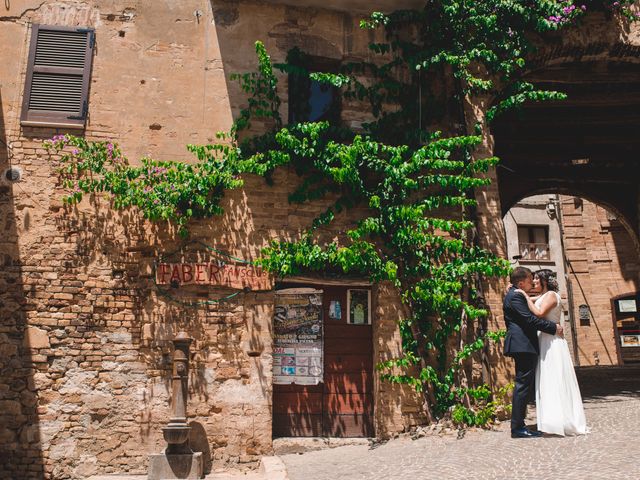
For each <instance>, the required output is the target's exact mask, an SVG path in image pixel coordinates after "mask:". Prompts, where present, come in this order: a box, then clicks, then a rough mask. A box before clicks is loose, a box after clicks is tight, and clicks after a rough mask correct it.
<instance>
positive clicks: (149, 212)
mask: <svg viewBox="0 0 640 480" xmlns="http://www.w3.org/2000/svg"><path fill="white" fill-rule="evenodd" d="M594 8H600V9H604V10H605V11H607V12H609V13H611V14H614V15H617V16H619V17H620V18H626V19H629V20H635V19H637V17H638V14H637V12H636V11H635V10H634V8H635V7H634V5H633V2H631V1H622V2H609V1H600V2H596V1H591V2H585V4H584V5H583V4H578V3H574V2H573V1H554V0H527V1H522V0H520V1H518V0H475V1H472V0H468V1H464V2H460V1H455V0H433V1H429V2H427V3H426V4H425V7H424V8H423V9H422V10H411V11H409V10H403V11H396V12H393V13H391V14H388V15H386V14H382V13H373V14H372V15H371V16H370V17H369V18H368V19H366V20H363V21H362V22H361V27H362V28H366V29H384V31H385V33H386V41H385V42H381V43H373V44H371V45H370V47H369V48H370V49H371V51H372V52H373V53H375V54H376V57H377V58H376V61H372V62H355V63H347V64H344V65H342V66H341V69H340V71H338V72H314V71H312V68H311V67H312V65H313V63H312V61H311V58H310V57H308V56H307V55H306V54H305V53H304V52H302V51H300V50H299V49H294V50H292V51H291V52H290V55H289V57H288V59H287V61H286V62H285V63H282V64H275V65H273V64H272V62H271V60H270V58H269V56H268V54H267V52H266V50H265V48H264V46H263V45H262V43H260V42H257V43H256V52H257V56H258V69H257V71H256V72H251V73H245V74H237V75H234V76H233V79H235V80H237V81H238V82H239V83H240V86H241V88H242V89H243V91H244V92H246V93H247V95H248V101H247V105H246V107H245V108H244V109H243V110H242V111H241V112H240V115H239V117H238V119H237V120H236V122H235V123H234V125H233V127H232V129H231V131H230V132H227V133H219V134H218V139H219V142H218V143H217V144H215V145H207V146H195V145H189V146H188V149H189V151H190V152H192V153H193V154H194V155H195V156H196V157H197V161H194V162H193V163H188V164H186V163H182V162H169V161H162V162H161V161H156V160H153V159H150V158H144V159H142V161H141V162H140V163H139V164H137V165H130V164H129V163H128V161H127V159H126V158H125V157H124V156H123V155H122V153H121V152H120V150H119V148H118V146H117V145H115V144H113V143H110V142H91V141H87V140H85V139H83V138H79V137H73V136H69V135H64V136H57V137H54V138H53V139H52V140H51V141H50V142H49V143H48V147H49V148H50V149H51V151H52V152H56V153H58V154H59V155H60V157H59V158H60V159H61V163H60V172H61V178H62V182H63V185H64V186H65V187H67V188H68V189H69V193H68V195H67V196H66V197H65V201H66V202H69V203H75V202H78V201H80V200H81V199H82V196H83V195H84V194H88V193H105V194H108V195H109V196H110V198H111V199H112V201H113V205H114V207H115V208H118V209H121V208H127V207H132V206H133V207H137V208H138V209H139V210H140V211H141V212H142V213H143V215H144V216H145V217H146V218H148V219H150V220H164V221H167V222H170V223H173V224H175V225H177V227H178V230H179V232H180V233H181V234H182V235H185V236H186V235H188V230H187V225H188V223H189V221H190V220H191V219H193V218H205V217H210V216H213V215H218V214H221V213H222V209H221V207H220V201H221V199H222V197H223V195H224V193H225V191H227V190H230V189H234V188H241V187H242V185H243V179H242V175H243V174H246V173H253V174H257V175H262V176H264V177H266V178H267V179H268V180H270V179H271V173H272V172H273V171H274V170H275V169H276V168H278V167H280V166H285V165H287V166H290V167H291V168H293V169H294V170H295V171H296V172H297V173H298V174H299V175H300V179H301V180H300V184H299V185H298V186H297V187H296V188H295V190H294V191H293V193H292V194H291V196H290V201H291V202H294V203H304V202H308V201H311V200H319V199H322V200H324V201H325V202H326V210H325V211H324V212H323V213H322V214H321V215H319V216H318V217H317V218H316V219H315V220H314V222H313V224H312V225H310V226H309V228H308V229H307V230H305V231H304V232H301V234H300V238H299V239H298V240H297V241H283V240H282V241H274V242H272V243H271V244H270V245H269V246H268V247H267V248H265V249H264V251H263V252H262V258H261V259H260V263H261V264H262V265H263V266H264V267H265V268H267V269H268V270H269V271H271V272H273V273H274V274H276V275H277V276H281V277H286V276H288V275H295V274H300V273H308V272H313V271H315V272H335V273H342V274H356V273H357V274H360V275H366V276H368V277H369V278H370V279H371V280H372V281H373V282H390V283H391V284H392V285H393V286H395V287H396V288H397V289H398V290H399V292H400V294H401V296H402V301H403V302H404V304H405V305H406V307H407V312H408V314H407V315H406V317H405V318H402V319H401V320H400V321H399V329H400V333H401V336H402V345H403V351H402V354H401V355H399V356H398V357H394V358H385V359H384V360H383V361H381V362H380V363H379V364H378V365H377V369H378V370H379V372H380V375H381V377H382V378H383V379H384V380H386V381H389V382H392V383H398V384H406V385H410V386H411V387H413V388H414V389H415V390H416V391H418V392H422V393H423V394H424V398H425V413H426V414H427V415H428V416H429V417H430V418H431V419H438V418H441V417H443V416H446V415H450V416H451V418H452V419H453V420H454V421H455V422H456V423H459V424H467V425H484V424H487V423H489V422H490V421H491V420H492V418H493V416H494V414H495V410H496V406H497V404H498V403H497V402H499V401H500V400H499V399H500V398H503V397H504V395H505V394H506V390H505V388H506V387H503V388H502V389H501V390H499V391H497V392H491V391H490V390H489V388H488V387H487V386H486V385H483V384H479V385H478V384H477V382H476V383H474V381H473V379H470V378H468V376H467V375H465V373H466V371H465V366H466V365H467V364H468V361H469V359H470V358H471V357H473V356H474V355H476V354H478V352H480V351H482V350H483V349H484V348H485V347H486V345H487V343H488V342H495V341H497V340H499V339H500V338H501V337H502V336H503V335H504V332H490V331H487V329H486V328H485V326H483V325H484V323H485V322H483V321H482V319H483V318H485V317H486V316H487V314H488V312H487V310H486V308H484V306H483V295H482V289H481V286H482V283H481V279H483V278H484V279H486V278H490V277H501V276H505V275H507V274H508V272H509V270H510V267H509V263H508V262H507V261H506V260H504V259H501V258H497V257H496V256H495V255H493V254H492V253H491V252H489V251H486V250H483V249H482V248H480V247H479V246H478V241H477V238H476V237H475V234H474V225H475V224H474V221H475V217H474V215H475V207H476V200H475V192H476V190H477V189H480V188H483V187H485V186H486V185H487V184H488V183H489V181H488V180H487V177H486V175H485V174H486V173H487V172H488V170H489V169H490V168H492V167H493V166H495V165H496V163H497V162H498V159H497V158H495V157H489V158H478V157H479V156H478V154H477V147H478V146H479V145H480V144H481V143H482V140H483V134H484V131H485V129H486V125H487V123H488V122H491V121H492V120H493V119H494V118H495V117H497V116H499V115H500V114H501V113H503V112H504V111H507V110H511V109H514V108H518V107H519V106H521V105H522V104H523V103H525V102H530V101H547V100H560V99H562V98H564V94H563V93H562V92H554V91H546V90H541V89H538V88H536V86H535V85H533V84H531V83H529V82H527V81H525V80H523V75H524V73H525V72H526V59H527V57H528V56H529V55H530V54H531V53H532V52H533V51H534V49H535V45H536V44H537V43H540V42H544V39H545V35H548V34H550V33H551V32H555V31H558V30H561V29H563V28H566V27H569V26H572V25H575V24H576V23H578V22H580V18H581V17H582V16H583V15H584V13H585V11H588V10H589V9H594ZM274 68H275V69H276V71H279V72H280V73H274ZM282 74H286V75H289V76H290V77H289V78H290V79H292V78H295V79H296V82H295V84H296V85H298V86H300V85H302V87H300V88H301V91H299V92H297V93H296V92H293V93H294V94H295V95H304V94H305V90H306V89H308V85H310V82H312V81H313V82H318V83H320V84H326V85H330V86H331V88H334V89H335V90H336V91H338V92H340V94H341V96H342V99H343V101H344V102H361V103H363V102H364V103H365V104H366V105H368V109H369V112H370V120H369V121H368V122H366V123H364V124H363V125H362V127H361V128H358V129H349V128H347V127H345V125H344V124H342V123H340V121H339V120H337V121H333V120H328V121H322V122H304V121H303V120H304V119H305V118H306V115H308V111H307V109H306V107H305V105H304V104H303V105H302V106H298V107H294V108H297V110H295V111H294V112H293V115H290V119H293V121H287V122H284V121H283V119H282V117H281V114H280V106H281V104H282V102H281V99H280V96H279V93H278V76H279V75H282ZM476 96H485V97H487V98H493V99H494V102H493V104H492V106H491V107H490V108H488V109H487V110H486V112H484V114H485V116H484V118H483V119H480V122H478V123H477V124H476V126H475V128H473V129H472V130H473V131H467V125H468V124H469V122H468V119H467V118H465V109H464V102H465V101H466V100H469V99H473V98H474V97H476ZM256 125H257V126H258V127H260V128H261V129H262V131H261V133H260V134H259V135H255V134H252V133H251V132H252V131H253V127H255V126H256ZM345 210H349V211H350V212H352V213H351V215H352V216H353V215H356V213H357V214H358V215H359V216H358V217H357V218H356V221H355V222H354V224H353V226H352V228H350V229H349V230H348V231H346V232H345V233H344V235H341V236H340V237H339V238H338V239H335V240H333V241H329V242H326V241H323V240H321V238H324V237H323V236H322V235H321V233H322V232H325V231H326V229H327V228H329V227H330V225H331V223H332V221H333V220H334V218H335V216H336V215H337V214H339V213H340V212H342V211H345ZM494 393H495V395H494ZM492 395H494V396H493V397H492Z"/></svg>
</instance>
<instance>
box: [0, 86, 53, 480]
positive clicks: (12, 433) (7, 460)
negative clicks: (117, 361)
mask: <svg viewBox="0 0 640 480" xmlns="http://www.w3.org/2000/svg"><path fill="white" fill-rule="evenodd" d="M5 132H6V126H5V123H4V117H3V111H2V90H1V89H0V174H2V178H0V222H2V223H1V224H0V232H1V233H0V293H1V294H2V296H1V297H0V322H1V324H0V458H2V460H1V461H0V477H1V478H24V479H29V478H33V479H41V478H43V477H44V466H43V458H42V443H45V442H47V441H48V438H47V435H46V433H47V429H46V428H45V430H44V431H42V432H41V424H40V421H39V417H38V412H37V403H38V397H37V394H36V380H35V379H34V376H35V375H38V373H37V372H38V369H39V368H38V367H39V365H40V364H36V363H34V362H35V361H36V360H38V361H39V359H36V358H34V356H35V355H32V353H33V348H40V347H45V345H31V343H32V341H34V342H39V341H42V339H43V337H44V338H46V336H47V334H46V332H44V331H42V330H39V329H37V328H33V329H28V328H27V320H26V315H25V307H27V306H29V305H30V302H31V301H30V299H29V298H28V296H27V292H26V290H25V286H24V284H23V272H22V268H21V265H22V261H21V258H20V251H19V248H18V244H19V241H18V240H19V239H18V227H17V223H16V222H17V215H16V203H15V194H16V190H18V192H17V193H18V194H19V188H16V183H15V182H11V181H9V180H8V179H7V177H6V175H5V172H6V171H7V169H9V168H10V167H11V148H10V147H9V146H8V145H7V139H6V133H5ZM22 221H23V222H25V223H27V222H28V210H27V209H25V211H24V215H22ZM29 330H31V331H29ZM44 361H45V364H46V357H45V360H44ZM54 423H55V422H54ZM41 441H42V443H41Z"/></svg>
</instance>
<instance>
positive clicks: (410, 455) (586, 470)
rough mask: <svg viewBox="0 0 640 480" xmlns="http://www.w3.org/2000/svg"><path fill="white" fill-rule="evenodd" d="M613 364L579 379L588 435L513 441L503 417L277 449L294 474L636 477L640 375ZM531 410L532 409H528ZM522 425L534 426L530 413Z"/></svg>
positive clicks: (314, 477) (294, 479) (639, 471)
mask: <svg viewBox="0 0 640 480" xmlns="http://www.w3.org/2000/svg"><path fill="white" fill-rule="evenodd" d="M638 373H639V371H638V370H628V371H627V372H626V373H624V374H620V372H619V371H618V370H615V371H614V370H610V371H608V373H607V372H605V373H603V372H602V370H599V371H598V372H596V374H594V375H591V376H587V377H586V378H585V377H582V376H579V378H580V383H581V386H582V389H583V397H584V404H585V413H586V416H587V422H588V425H589V426H590V428H591V433H589V434H588V435H584V436H579V437H555V436H546V437H543V438H537V439H512V438H511V437H510V434H509V425H508V423H503V424H500V425H498V426H496V428H495V429H494V430H469V431H467V432H466V433H465V435H464V436H463V437H462V438H460V439H458V435H457V434H455V433H454V434H448V435H444V436H439V435H434V436H427V437H423V438H419V439H417V440H411V439H410V438H409V437H400V438H397V439H395V440H391V441H389V442H387V443H385V444H382V445H380V446H378V447H375V448H371V447H369V446H365V445H354V446H344V447H338V448H333V449H326V450H321V451H315V452H307V453H303V454H289V455H282V456H281V458H282V460H283V461H284V463H285V464H286V466H287V470H288V474H289V478H290V479H291V480H336V479H349V480H365V479H366V480H377V479H379V480H395V479H397V480H405V479H406V480H415V479H430V478H434V479H438V480H448V479H465V480H473V479H483V480H486V479H514V480H528V479H532V480H533V479H535V480H548V479H553V480H561V479H562V480H564V479H567V480H572V479H580V480H600V479H602V480H627V479H628V480H638V479H640V460H639V459H638V450H639V449H640V376H638ZM530 410H533V409H531V408H530ZM531 413H532V414H531V415H530V416H529V417H528V420H527V423H529V424H534V423H535V416H534V412H533V411H532V412H531Z"/></svg>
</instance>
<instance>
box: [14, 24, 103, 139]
mask: <svg viewBox="0 0 640 480" xmlns="http://www.w3.org/2000/svg"><path fill="white" fill-rule="evenodd" d="M94 41H95V33H94V30H93V29H90V28H78V27H51V26H47V25H34V26H33V30H32V34H31V48H30V50H29V64H28V67H27V78H26V82H25V87H24V100H23V103H22V115H21V123H22V125H27V126H52V127H66V128H83V127H84V125H85V122H86V119H87V112H88V104H87V101H88V96H89V77H90V73H91V60H92V58H93V45H94Z"/></svg>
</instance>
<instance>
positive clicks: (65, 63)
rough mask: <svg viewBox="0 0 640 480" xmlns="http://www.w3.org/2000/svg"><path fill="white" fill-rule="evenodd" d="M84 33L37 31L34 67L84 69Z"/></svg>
mask: <svg viewBox="0 0 640 480" xmlns="http://www.w3.org/2000/svg"><path fill="white" fill-rule="evenodd" d="M86 51H87V33H86V32H65V31H56V30H43V29H41V30H40V31H38V43H37V47H36V57H35V65H36V66H42V67H71V68H84V63H85V62H84V61H85V54H86Z"/></svg>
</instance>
